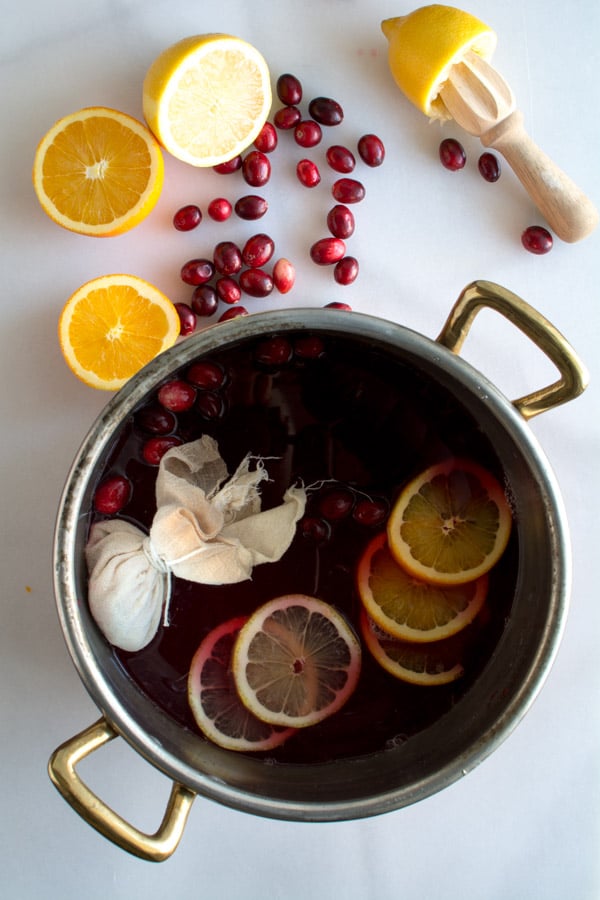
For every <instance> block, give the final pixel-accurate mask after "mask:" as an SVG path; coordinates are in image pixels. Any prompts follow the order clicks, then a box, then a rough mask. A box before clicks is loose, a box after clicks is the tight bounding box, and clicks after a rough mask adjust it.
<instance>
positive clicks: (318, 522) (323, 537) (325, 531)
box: [299, 516, 331, 544]
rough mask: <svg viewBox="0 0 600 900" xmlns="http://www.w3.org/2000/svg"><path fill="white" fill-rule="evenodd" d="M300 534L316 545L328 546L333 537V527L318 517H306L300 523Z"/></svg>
mask: <svg viewBox="0 0 600 900" xmlns="http://www.w3.org/2000/svg"><path fill="white" fill-rule="evenodd" d="M299 527H300V534H301V535H302V537H304V538H306V539H307V540H310V541H314V542H315V544H326V543H327V541H328V540H329V538H330V537H331V525H330V524H329V522H326V521H325V519H319V518H317V516H304V518H302V519H300V522H299Z"/></svg>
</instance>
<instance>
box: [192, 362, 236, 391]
mask: <svg viewBox="0 0 600 900" xmlns="http://www.w3.org/2000/svg"><path fill="white" fill-rule="evenodd" d="M186 378H187V380H188V381H191V383H192V384H194V385H195V386H196V387H199V388H204V390H217V389H218V388H220V387H223V385H224V384H225V381H226V380H227V375H226V373H225V370H224V369H223V367H222V366H220V365H218V363H214V362H210V360H203V361H202V362H197V363H194V364H193V365H192V366H190V368H189V369H188V370H187V373H186Z"/></svg>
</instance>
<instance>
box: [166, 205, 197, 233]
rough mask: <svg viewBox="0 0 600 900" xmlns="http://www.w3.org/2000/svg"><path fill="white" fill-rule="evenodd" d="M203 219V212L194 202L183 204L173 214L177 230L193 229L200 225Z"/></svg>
mask: <svg viewBox="0 0 600 900" xmlns="http://www.w3.org/2000/svg"><path fill="white" fill-rule="evenodd" d="M201 221H202V212H201V211H200V208H199V207H198V206H194V204H193V203H190V204H189V205H188V206H182V207H181V209H178V210H177V212H176V213H175V215H174V216H173V225H174V226H175V228H176V229H177V231H192V230H193V229H194V228H197V227H198V225H199V224H200V222H201Z"/></svg>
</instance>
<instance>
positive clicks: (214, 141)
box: [143, 34, 272, 166]
mask: <svg viewBox="0 0 600 900" xmlns="http://www.w3.org/2000/svg"><path fill="white" fill-rule="evenodd" d="M271 99H272V95H271V77H270V73H269V69H268V66H267V63H266V62H265V59H264V57H263V56H262V54H261V53H260V52H259V51H258V50H257V49H256V48H255V47H253V46H252V45H251V44H249V43H247V42H246V41H243V40H241V39H240V38H237V37H233V36H231V35H227V34H202V35H195V36H192V37H187V38H184V39H183V40H181V41H179V42H178V43H176V44H173V45H172V46H170V47H167V49H166V50H164V51H163V52H162V53H161V54H160V55H159V56H158V57H157V58H156V59H155V60H154V62H153V63H152V65H151V66H150V68H149V70H148V72H147V74H146V77H145V79H144V86H143V109H144V117H145V119H146V121H147V123H148V126H149V128H150V129H151V131H152V132H153V133H154V135H155V136H156V137H157V138H158V140H159V141H160V143H161V144H162V145H163V147H165V149H166V150H168V152H169V153H171V154H172V155H173V156H175V157H177V159H181V160H183V161H184V162H187V163H190V164H191V165H193V166H215V165H218V164H219V163H222V162H225V161H227V160H229V159H232V158H233V157H234V156H237V155H238V154H240V153H241V152H242V151H243V150H245V149H246V148H247V147H249V146H250V144H251V143H252V142H253V141H254V139H255V138H256V137H257V135H258V133H259V131H260V130H261V128H262V126H263V125H264V123H265V121H266V119H267V116H268V114H269V111H270V109H271Z"/></svg>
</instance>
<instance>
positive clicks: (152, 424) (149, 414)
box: [135, 404, 177, 434]
mask: <svg viewBox="0 0 600 900" xmlns="http://www.w3.org/2000/svg"><path fill="white" fill-rule="evenodd" d="M135 421H136V424H137V425H139V427H140V428H141V429H142V430H143V431H147V432H149V433H150V434H170V433H171V432H172V431H174V430H175V428H176V427H177V419H176V418H175V416H174V415H173V413H172V412H169V410H168V409H165V408H164V407H163V406H158V405H157V404H153V405H152V406H144V407H143V408H142V409H140V411H139V412H138V413H137V415H136V417H135Z"/></svg>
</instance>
